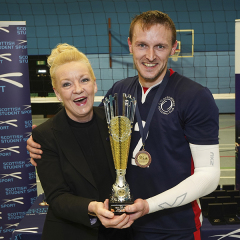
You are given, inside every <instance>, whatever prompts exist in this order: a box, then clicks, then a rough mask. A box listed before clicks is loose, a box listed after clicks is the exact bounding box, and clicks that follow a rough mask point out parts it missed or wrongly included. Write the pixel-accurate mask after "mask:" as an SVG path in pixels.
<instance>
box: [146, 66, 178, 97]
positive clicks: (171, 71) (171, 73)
mask: <svg viewBox="0 0 240 240" xmlns="http://www.w3.org/2000/svg"><path fill="white" fill-rule="evenodd" d="M169 71H170V77H171V76H172V75H173V74H174V73H175V71H173V70H172V69H171V68H169ZM147 90H148V88H146V87H143V92H144V93H146V91H147Z"/></svg>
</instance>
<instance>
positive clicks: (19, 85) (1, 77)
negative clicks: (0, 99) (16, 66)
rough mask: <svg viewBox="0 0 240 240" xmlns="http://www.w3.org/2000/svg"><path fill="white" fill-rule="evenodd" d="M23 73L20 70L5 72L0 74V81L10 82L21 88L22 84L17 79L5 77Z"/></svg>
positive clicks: (18, 75)
mask: <svg viewBox="0 0 240 240" xmlns="http://www.w3.org/2000/svg"><path fill="white" fill-rule="evenodd" d="M22 75H23V74H22V73H20V72H13V73H5V74H1V75H0V81H3V82H7V83H10V84H12V85H15V86H17V87H19V88H23V85H22V84H21V83H19V82H17V81H14V80H12V79H8V78H6V77H21V76H22Z"/></svg>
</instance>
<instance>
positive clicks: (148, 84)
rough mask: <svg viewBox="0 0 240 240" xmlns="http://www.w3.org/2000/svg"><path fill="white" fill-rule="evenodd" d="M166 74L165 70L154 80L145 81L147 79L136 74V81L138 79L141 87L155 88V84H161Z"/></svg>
mask: <svg viewBox="0 0 240 240" xmlns="http://www.w3.org/2000/svg"><path fill="white" fill-rule="evenodd" d="M166 72H167V69H166V71H164V72H163V73H162V74H161V75H160V76H159V77H158V78H157V79H156V80H147V79H145V78H143V77H141V76H140V75H139V74H138V79H139V82H140V84H141V85H142V87H144V88H150V87H152V86H155V85H156V84H158V83H160V82H162V80H163V78H164V76H165V75H166Z"/></svg>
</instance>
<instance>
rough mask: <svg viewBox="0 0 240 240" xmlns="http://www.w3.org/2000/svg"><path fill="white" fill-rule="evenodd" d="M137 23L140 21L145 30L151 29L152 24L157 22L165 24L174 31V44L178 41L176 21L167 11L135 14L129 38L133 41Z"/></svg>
mask: <svg viewBox="0 0 240 240" xmlns="http://www.w3.org/2000/svg"><path fill="white" fill-rule="evenodd" d="M136 23H140V24H141V25H142V29H143V30H144V29H149V28H150V27H151V26H153V25H156V24H162V25H165V26H166V27H167V28H169V29H170V30H171V31H172V45H174V43H175V42H176V37H177V33H176V28H175V25H174V22H173V21H172V19H171V18H170V17H169V16H168V15H167V14H166V13H163V12H160V11H158V10H154V11H147V12H143V13H141V14H139V15H137V16H135V17H134V18H133V20H132V22H131V24H130V29H129V39H130V41H131V42H132V37H133V30H134V27H135V25H136Z"/></svg>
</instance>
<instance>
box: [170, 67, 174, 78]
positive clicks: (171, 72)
mask: <svg viewBox="0 0 240 240" xmlns="http://www.w3.org/2000/svg"><path fill="white" fill-rule="evenodd" d="M169 71H170V77H171V76H172V75H173V74H174V73H175V71H173V70H172V69H171V68H169Z"/></svg>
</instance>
